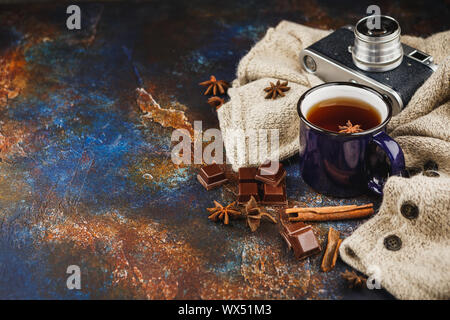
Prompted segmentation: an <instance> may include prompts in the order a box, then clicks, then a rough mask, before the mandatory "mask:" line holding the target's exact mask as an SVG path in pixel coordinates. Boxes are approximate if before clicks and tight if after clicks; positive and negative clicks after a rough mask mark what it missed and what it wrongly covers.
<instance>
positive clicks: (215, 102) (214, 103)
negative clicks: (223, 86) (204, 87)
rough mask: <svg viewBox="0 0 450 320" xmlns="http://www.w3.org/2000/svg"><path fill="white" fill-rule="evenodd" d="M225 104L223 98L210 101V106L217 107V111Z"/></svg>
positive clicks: (213, 98) (212, 98) (214, 98)
mask: <svg viewBox="0 0 450 320" xmlns="http://www.w3.org/2000/svg"><path fill="white" fill-rule="evenodd" d="M224 103H225V100H224V99H223V98H221V97H211V98H209V99H208V104H209V105H210V106H211V107H216V110H217V109H219V108H220V107H221V106H222V105H223V104H224Z"/></svg>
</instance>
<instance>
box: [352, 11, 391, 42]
mask: <svg viewBox="0 0 450 320" xmlns="http://www.w3.org/2000/svg"><path fill="white" fill-rule="evenodd" d="M378 17H379V19H380V20H379V21H378V23H377V22H376V19H377V17H376V16H375V17H365V18H364V19H362V20H360V21H359V22H358V24H357V25H356V29H357V31H358V32H359V33H360V34H361V35H365V36H366V37H385V36H388V35H391V34H394V33H395V32H397V31H398V30H399V28H400V26H399V25H398V23H397V21H395V20H393V19H387V17H385V16H378ZM370 19H372V21H370ZM369 26H370V28H369Z"/></svg>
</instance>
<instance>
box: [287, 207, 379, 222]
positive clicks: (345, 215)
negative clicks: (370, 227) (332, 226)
mask: <svg viewBox="0 0 450 320" xmlns="http://www.w3.org/2000/svg"><path fill="white" fill-rule="evenodd" d="M285 212H286V213H287V214H288V217H289V221H290V222H296V221H332V220H347V219H357V218H366V217H369V216H371V215H372V214H373V213H374V210H373V203H369V204H365V205H361V206H357V205H348V206H334V207H318V208H313V207H309V208H290V209H286V211H285ZM293 213H295V214H296V216H293V217H292V216H290V215H291V214H293Z"/></svg>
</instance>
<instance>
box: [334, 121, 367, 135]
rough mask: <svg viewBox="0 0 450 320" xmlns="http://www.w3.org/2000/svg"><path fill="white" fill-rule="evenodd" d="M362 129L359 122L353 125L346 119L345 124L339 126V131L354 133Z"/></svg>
mask: <svg viewBox="0 0 450 320" xmlns="http://www.w3.org/2000/svg"><path fill="white" fill-rule="evenodd" d="M362 131H363V130H362V129H361V126H360V125H359V124H355V125H353V124H352V122H351V121H350V120H348V121H347V123H346V125H345V126H339V133H356V132H362Z"/></svg>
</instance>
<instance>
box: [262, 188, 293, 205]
mask: <svg viewBox="0 0 450 320" xmlns="http://www.w3.org/2000/svg"><path fill="white" fill-rule="evenodd" d="M262 203H263V204H267V205H287V197H286V185H285V184H284V183H281V184H279V185H277V186H272V185H270V184H264V187H263V199H262Z"/></svg>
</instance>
